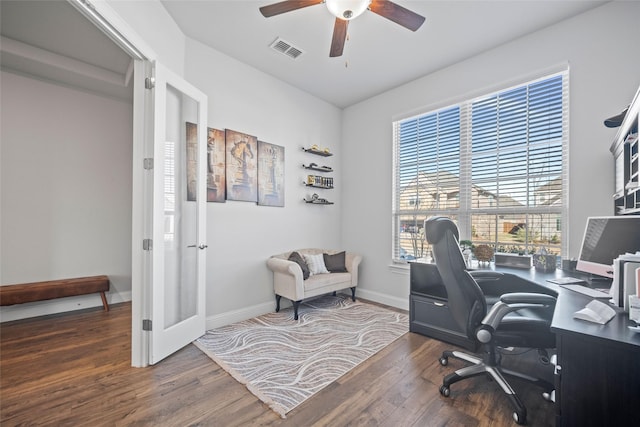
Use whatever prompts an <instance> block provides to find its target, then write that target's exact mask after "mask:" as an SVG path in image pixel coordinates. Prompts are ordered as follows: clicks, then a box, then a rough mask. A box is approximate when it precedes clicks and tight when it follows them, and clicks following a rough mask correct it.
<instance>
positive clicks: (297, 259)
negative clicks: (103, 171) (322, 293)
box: [288, 252, 310, 280]
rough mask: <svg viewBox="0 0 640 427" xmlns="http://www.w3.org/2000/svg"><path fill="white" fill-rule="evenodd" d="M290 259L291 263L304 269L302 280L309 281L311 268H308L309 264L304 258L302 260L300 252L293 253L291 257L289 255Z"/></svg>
mask: <svg viewBox="0 0 640 427" xmlns="http://www.w3.org/2000/svg"><path fill="white" fill-rule="evenodd" d="M288 259H289V261H293V262H295V263H296V264H298V265H299V266H300V268H301V269H302V279H303V280H307V279H308V278H309V276H310V272H309V266H307V263H306V262H305V260H304V258H302V255H300V254H299V253H298V252H291V255H289V258H288Z"/></svg>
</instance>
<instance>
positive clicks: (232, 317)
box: [206, 298, 287, 330]
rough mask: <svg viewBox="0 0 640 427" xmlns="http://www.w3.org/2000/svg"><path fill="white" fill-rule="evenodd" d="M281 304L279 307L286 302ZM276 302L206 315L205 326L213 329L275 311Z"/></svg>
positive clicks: (284, 305)
mask: <svg viewBox="0 0 640 427" xmlns="http://www.w3.org/2000/svg"><path fill="white" fill-rule="evenodd" d="M283 300H284V298H283ZM282 302H283V304H281V305H280V308H284V307H286V306H287V305H286V303H284V301H282ZM275 309H276V304H275V301H270V302H263V303H261V304H257V305H252V306H250V307H245V308H241V309H239V310H233V311H227V312H226V313H221V314H216V315H213V316H209V317H207V323H206V328H207V330H209V329H215V328H219V327H220V326H225V325H229V324H231V323H235V322H241V321H243V320H247V319H251V318H252V317H256V316H260V315H262V314H265V313H269V312H272V311H275Z"/></svg>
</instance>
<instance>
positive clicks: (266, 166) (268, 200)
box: [258, 141, 284, 207]
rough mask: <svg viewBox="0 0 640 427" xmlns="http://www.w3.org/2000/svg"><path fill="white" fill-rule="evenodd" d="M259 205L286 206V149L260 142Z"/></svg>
mask: <svg viewBox="0 0 640 427" xmlns="http://www.w3.org/2000/svg"><path fill="white" fill-rule="evenodd" d="M258 204H259V205H262V206H280V207H282V206H284V147H281V146H279V145H274V144H270V143H268V142H264V141H258Z"/></svg>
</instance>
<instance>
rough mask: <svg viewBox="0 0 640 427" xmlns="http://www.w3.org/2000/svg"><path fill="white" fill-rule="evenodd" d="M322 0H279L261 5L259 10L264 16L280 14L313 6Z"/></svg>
mask: <svg viewBox="0 0 640 427" xmlns="http://www.w3.org/2000/svg"><path fill="white" fill-rule="evenodd" d="M323 1H324V0H298V1H296V0H292V1H281V2H279V3H274V4H270V5H267V6H262V7H261V8H260V12H261V13H262V16H264V17H265V18H269V17H271V16H275V15H280V14H281V13H286V12H291V11H294V10H298V9H302V8H303V7H307V6H313V5H316V4H320V3H322V2H323Z"/></svg>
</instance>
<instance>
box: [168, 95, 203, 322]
mask: <svg viewBox="0 0 640 427" xmlns="http://www.w3.org/2000/svg"><path fill="white" fill-rule="evenodd" d="M166 91H167V92H166V93H167V99H166V105H167V107H166V117H165V123H166V141H165V144H164V145H165V148H164V291H165V299H164V306H165V307H164V314H165V316H164V319H165V321H164V323H165V324H164V327H165V329H166V328H169V327H171V326H173V325H175V324H177V323H179V322H181V321H183V320H185V319H188V318H190V317H192V316H195V315H196V312H197V299H198V292H197V291H198V288H197V252H198V248H197V247H196V246H197V242H198V239H197V237H198V236H197V231H198V229H197V224H198V223H197V209H196V200H197V194H198V191H197V187H198V184H199V183H198V179H197V156H198V138H197V128H196V124H197V121H198V103H197V101H196V100H194V99H192V98H190V97H189V96H188V95H185V94H184V93H182V92H180V91H179V90H177V89H176V88H174V87H173V86H171V85H167V88H166Z"/></svg>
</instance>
